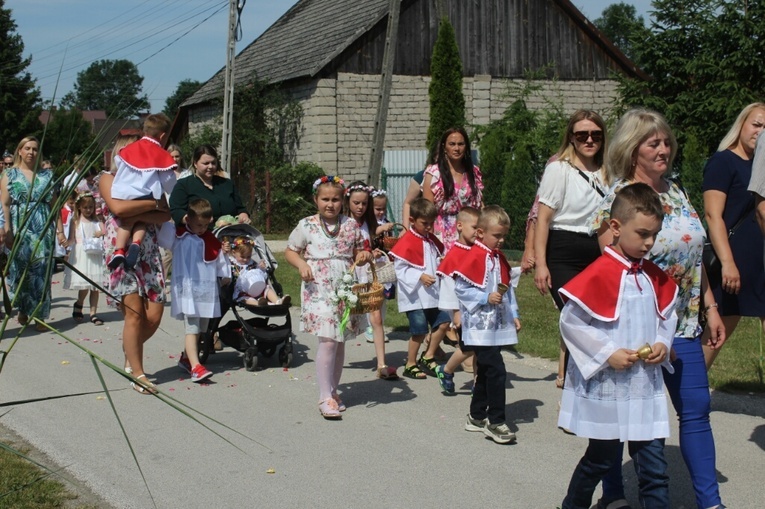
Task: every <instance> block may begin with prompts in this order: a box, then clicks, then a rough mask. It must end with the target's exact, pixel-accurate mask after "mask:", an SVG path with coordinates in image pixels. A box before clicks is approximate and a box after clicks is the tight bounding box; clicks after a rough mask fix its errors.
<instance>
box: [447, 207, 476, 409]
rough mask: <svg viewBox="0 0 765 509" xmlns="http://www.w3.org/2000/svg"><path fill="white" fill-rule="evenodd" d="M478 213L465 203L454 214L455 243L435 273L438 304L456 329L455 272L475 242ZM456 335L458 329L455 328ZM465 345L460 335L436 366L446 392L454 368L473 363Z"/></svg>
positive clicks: (458, 319)
mask: <svg viewBox="0 0 765 509" xmlns="http://www.w3.org/2000/svg"><path fill="white" fill-rule="evenodd" d="M480 216H481V213H480V212H479V211H478V210H477V209H474V208H473V207H465V208H463V209H462V210H460V211H459V214H457V224H456V226H457V233H458V234H459V237H458V238H457V242H455V243H454V245H453V246H452V249H451V250H450V251H449V252H448V253H446V256H445V257H444V259H443V260H442V261H441V263H440V264H439V266H438V270H437V271H436V274H438V275H439V276H440V277H441V292H440V294H439V296H438V307H439V308H440V309H443V310H444V311H446V312H447V313H451V315H452V323H451V324H450V325H449V327H451V328H452V329H453V330H454V331H455V332H456V331H459V330H460V329H461V328H462V318H461V316H460V310H459V307H460V302H459V300H457V294H456V293H454V284H455V283H454V276H455V275H456V271H457V267H458V266H459V264H460V263H461V262H462V259H463V258H464V257H465V256H467V254H468V252H469V251H470V248H471V246H472V245H473V243H474V242H475V239H476V232H477V231H478V218H479V217H480ZM457 336H460V333H459V332H457ZM464 346H465V344H464V343H462V339H460V340H459V343H458V344H457V350H456V351H455V352H454V353H453V354H452V356H451V357H449V360H448V361H447V362H446V364H442V365H441V366H438V367H437V368H436V376H438V383H440V384H441V389H443V391H444V392H446V393H448V394H453V393H454V370H455V369H457V366H459V365H460V364H462V363H463V362H469V365H470V366H471V367H472V365H473V357H474V354H473V351H472V350H470V349H469V348H468V349H467V350H465V349H463V348H464Z"/></svg>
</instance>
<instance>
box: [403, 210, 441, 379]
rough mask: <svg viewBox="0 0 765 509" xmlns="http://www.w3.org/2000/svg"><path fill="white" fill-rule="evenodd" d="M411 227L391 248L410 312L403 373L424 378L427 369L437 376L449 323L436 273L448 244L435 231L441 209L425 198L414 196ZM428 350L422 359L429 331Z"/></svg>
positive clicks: (406, 309)
mask: <svg viewBox="0 0 765 509" xmlns="http://www.w3.org/2000/svg"><path fill="white" fill-rule="evenodd" d="M409 213H410V216H411V217H410V218H409V225H410V229H409V231H407V232H406V233H404V235H403V237H401V239H400V240H399V241H398V242H396V245H395V246H394V247H393V249H391V251H390V255H391V256H393V265H394V268H395V270H396V279H397V281H396V296H397V300H398V310H399V311H401V312H406V317H407V318H408V319H409V332H410V333H411V334H412V337H411V338H410V339H409V347H408V351H407V359H406V367H404V372H403V375H404V376H405V377H407V378H412V379H415V380H421V379H423V378H427V377H426V375H425V373H427V374H429V375H430V376H436V372H435V369H436V367H438V363H437V362H436V360H435V358H434V357H435V353H436V350H437V349H438V346H439V345H440V344H441V340H442V339H443V338H444V335H445V334H446V329H447V328H448V327H449V321H450V320H449V315H448V314H447V313H446V312H444V311H441V310H440V309H438V293H439V292H438V290H439V281H438V277H437V276H436V269H437V268H438V263H439V259H440V258H441V256H442V255H443V252H444V245H443V244H441V241H440V240H438V239H437V238H436V236H435V235H433V234H432V233H431V230H432V229H433V222H434V221H435V219H436V215H437V214H438V211H437V210H436V206H435V205H433V203H431V202H429V201H428V200H426V199H425V198H418V199H416V200H414V201H413V202H412V204H411V206H410V208H409ZM428 326H430V343H429V345H428V351H427V352H423V354H422V356H421V357H420V359H419V361H418V359H417V353H418V352H419V351H420V345H421V344H422V342H423V341H424V340H425V336H427V335H428Z"/></svg>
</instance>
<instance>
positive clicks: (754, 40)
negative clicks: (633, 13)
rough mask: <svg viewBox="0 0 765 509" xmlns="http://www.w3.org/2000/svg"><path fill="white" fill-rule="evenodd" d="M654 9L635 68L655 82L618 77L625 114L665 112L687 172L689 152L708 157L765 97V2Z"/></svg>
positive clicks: (677, 0) (675, 1)
mask: <svg viewBox="0 0 765 509" xmlns="http://www.w3.org/2000/svg"><path fill="white" fill-rule="evenodd" d="M653 7H654V12H653V16H654V17H653V19H652V23H651V30H650V32H649V33H648V35H647V36H646V38H645V41H644V42H643V44H642V46H641V47H642V49H641V52H640V58H639V59H638V61H637V62H636V63H637V64H638V65H639V66H640V67H641V68H642V69H643V70H644V71H645V72H646V73H647V74H649V75H650V76H651V78H652V79H650V80H648V81H642V80H638V79H629V78H626V77H623V76H622V77H619V78H617V79H619V81H620V85H619V92H620V93H621V97H622V99H621V101H620V104H619V108H620V109H621V110H624V109H626V108H628V107H633V106H645V107H649V108H652V109H655V110H656V111H659V112H661V113H663V114H664V115H665V116H666V117H667V120H668V121H669V123H670V125H672V127H673V129H674V130H675V134H676V135H677V137H678V140H679V142H680V146H681V153H680V154H679V156H680V159H679V160H678V164H679V165H681V164H682V157H683V152H682V151H683V149H684V148H687V147H690V146H692V147H693V148H694V150H698V151H699V152H700V154H703V155H704V156H705V157H706V156H709V154H710V153H711V152H713V151H714V150H716V148H717V145H718V144H719V142H720V140H721V139H722V137H723V136H724V135H725V132H726V131H727V130H728V128H729V127H730V125H731V124H732V123H733V120H734V119H735V118H736V116H737V115H738V112H739V111H740V110H741V109H742V108H743V107H744V106H746V105H747V104H748V103H751V102H755V101H759V100H762V98H763V97H765V82H763V80H762V71H761V69H760V63H761V62H762V60H763V56H765V0H748V1H746V2H722V1H720V0H654V2H653ZM691 137H693V143H692V144H688V143H687V142H688V141H690V140H691ZM694 157H695V156H694ZM678 167H680V166H678Z"/></svg>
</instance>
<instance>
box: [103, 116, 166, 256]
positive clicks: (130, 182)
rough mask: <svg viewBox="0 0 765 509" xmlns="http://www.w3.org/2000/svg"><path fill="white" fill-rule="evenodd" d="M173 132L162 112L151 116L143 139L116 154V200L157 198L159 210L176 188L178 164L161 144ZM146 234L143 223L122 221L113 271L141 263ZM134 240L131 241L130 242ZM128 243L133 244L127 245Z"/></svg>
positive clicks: (118, 230)
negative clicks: (139, 258) (161, 202)
mask: <svg viewBox="0 0 765 509" xmlns="http://www.w3.org/2000/svg"><path fill="white" fill-rule="evenodd" d="M169 130H170V119H169V118H167V116H166V115H165V114H163V113H158V114H155V115H149V116H148V117H146V120H144V122H143V134H144V136H143V138H141V139H140V140H138V141H135V142H133V143H131V144H130V145H128V146H126V147H124V148H123V149H122V150H120V151H119V153H118V154H115V155H114V162H115V163H116V164H117V174H116V175H115V176H114V181H113V182H112V198H115V199H117V200H147V199H154V200H156V202H157V208H159V207H160V199H164V194H170V192H172V190H173V187H174V186H175V172H174V171H173V170H174V169H175V168H176V167H177V166H178V165H177V164H176V163H175V159H173V158H172V157H171V156H170V153H169V152H168V151H167V150H165V149H164V148H162V145H161V142H162V139H163V138H164V137H165V134H167V132H168V131H169ZM145 235H146V225H145V224H143V223H135V224H133V223H132V222H126V224H125V225H124V226H123V224H122V219H120V221H119V228H118V229H117V238H116V240H115V242H116V247H117V249H115V250H114V255H113V256H112V258H111V260H109V263H108V266H109V268H110V269H116V268H117V267H119V266H120V264H123V263H124V264H125V268H127V269H132V268H133V266H134V265H135V262H136V261H137V260H138V253H139V250H140V248H141V242H142V241H143V238H144V236H145ZM131 238H132V241H131ZM128 244H130V245H129V246H128Z"/></svg>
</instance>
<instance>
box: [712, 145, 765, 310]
mask: <svg viewBox="0 0 765 509" xmlns="http://www.w3.org/2000/svg"><path fill="white" fill-rule="evenodd" d="M751 177H752V161H751V160H747V159H742V158H741V157H740V156H738V155H736V154H735V153H734V152H733V151H731V150H723V151H722V152H716V153H715V154H714V155H713V156H712V157H710V158H709V161H707V165H706V167H705V168H704V182H703V184H702V189H703V190H704V191H720V192H723V193H725V194H726V195H727V198H726V200H725V208H724V209H723V221H724V222H725V228H726V229H728V230H730V229H731V228H733V227H734V226H735V225H736V223H737V222H738V221H739V220H740V219H741V218H742V217H743V216H746V217H745V219H744V221H743V222H742V223H741V225H740V226H739V227H738V228H737V229H736V231H735V233H734V234H733V235H732V236H731V237H729V239H728V242H729V243H730V248H731V251H732V252H733V260H734V261H735V262H736V267H738V270H739V273H740V275H741V290H740V291H739V294H738V295H732V294H729V293H727V292H723V291H722V289H721V288H720V287H717V288H713V291H714V294H715V301H716V302H717V303H718V304H719V306H720V309H719V311H720V314H721V315H722V316H765V270H763V239H762V233H761V232H760V228H759V226H758V225H757V220H756V219H755V216H754V196H752V194H751V193H749V191H747V187H748V186H749V179H750V178H751Z"/></svg>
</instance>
